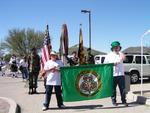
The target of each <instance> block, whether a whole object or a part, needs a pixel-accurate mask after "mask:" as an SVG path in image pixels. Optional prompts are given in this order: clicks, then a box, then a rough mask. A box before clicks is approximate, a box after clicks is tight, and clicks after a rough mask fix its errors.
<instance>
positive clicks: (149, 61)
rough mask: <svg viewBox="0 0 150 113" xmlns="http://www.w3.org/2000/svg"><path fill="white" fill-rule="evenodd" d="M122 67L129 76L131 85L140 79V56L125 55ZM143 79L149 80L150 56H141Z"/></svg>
mask: <svg viewBox="0 0 150 113" xmlns="http://www.w3.org/2000/svg"><path fill="white" fill-rule="evenodd" d="M124 67H125V72H126V73H129V74H130V78H131V83H137V82H138V81H139V78H140V77H141V55H133V54H128V55H126V59H125V61H124ZM143 77H148V78H150V55H143Z"/></svg>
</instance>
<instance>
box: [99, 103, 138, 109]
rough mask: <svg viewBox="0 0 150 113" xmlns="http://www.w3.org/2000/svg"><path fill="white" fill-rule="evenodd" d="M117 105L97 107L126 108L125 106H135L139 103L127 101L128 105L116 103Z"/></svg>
mask: <svg viewBox="0 0 150 113" xmlns="http://www.w3.org/2000/svg"><path fill="white" fill-rule="evenodd" d="M117 104H118V106H113V105H112V106H108V107H102V108H99V109H116V108H127V107H135V106H140V104H138V103H137V102H131V103H128V106H124V105H122V103H117Z"/></svg>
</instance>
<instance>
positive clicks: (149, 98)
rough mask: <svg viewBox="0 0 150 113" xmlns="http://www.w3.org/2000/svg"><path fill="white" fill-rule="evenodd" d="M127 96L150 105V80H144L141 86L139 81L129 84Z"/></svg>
mask: <svg viewBox="0 0 150 113" xmlns="http://www.w3.org/2000/svg"><path fill="white" fill-rule="evenodd" d="M141 88H142V96H141ZM128 98H129V99H132V100H134V101H137V102H138V103H139V104H146V105H149V106H150V81H149V80H144V83H143V85H142V87H141V84H140V83H139V84H134V85H131V91H130V92H129V94H128Z"/></svg>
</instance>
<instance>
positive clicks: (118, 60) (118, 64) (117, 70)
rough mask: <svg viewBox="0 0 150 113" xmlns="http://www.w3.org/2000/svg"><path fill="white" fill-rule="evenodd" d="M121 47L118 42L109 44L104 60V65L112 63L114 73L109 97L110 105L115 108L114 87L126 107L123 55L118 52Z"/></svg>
mask: <svg viewBox="0 0 150 113" xmlns="http://www.w3.org/2000/svg"><path fill="white" fill-rule="evenodd" d="M120 50H121V46H120V43H119V41H114V42H112V43H111V51H112V52H110V53H109V54H108V55H107V56H106V58H105V63H114V71H113V76H114V77H113V80H114V86H113V95H112V97H111V99H112V104H113V105H114V106H117V105H118V104H117V101H116V87H117V85H118V87H119V90H120V95H121V101H122V104H124V105H125V106H128V104H127V103H126V92H125V76H124V66H123V61H124V60H125V55H124V54H123V53H121V52H120Z"/></svg>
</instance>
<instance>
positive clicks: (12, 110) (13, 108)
mask: <svg viewBox="0 0 150 113" xmlns="http://www.w3.org/2000/svg"><path fill="white" fill-rule="evenodd" d="M0 99H3V100H5V101H7V102H8V103H9V104H10V108H9V112H8V113H17V108H18V105H17V104H16V102H15V101H14V100H12V99H9V98H6V97H0Z"/></svg>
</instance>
